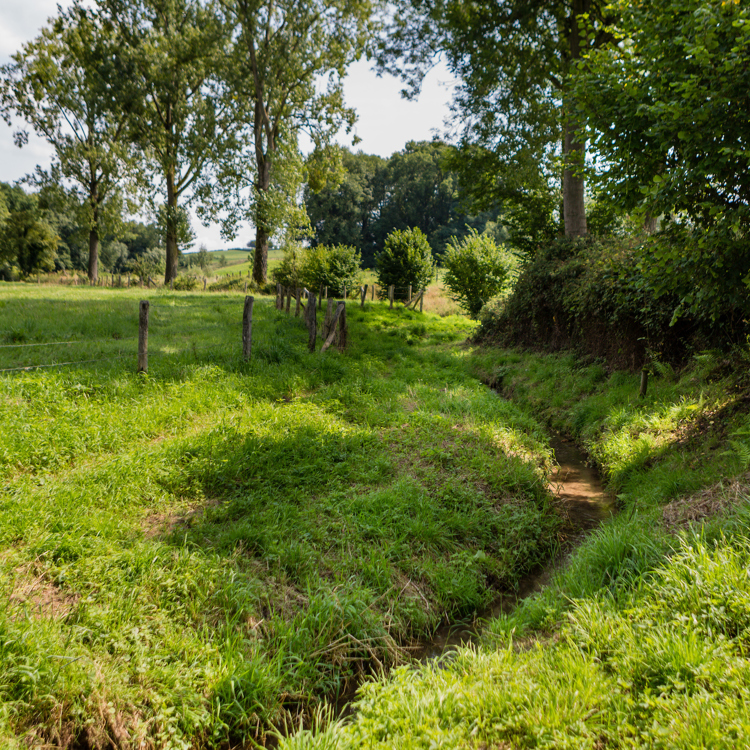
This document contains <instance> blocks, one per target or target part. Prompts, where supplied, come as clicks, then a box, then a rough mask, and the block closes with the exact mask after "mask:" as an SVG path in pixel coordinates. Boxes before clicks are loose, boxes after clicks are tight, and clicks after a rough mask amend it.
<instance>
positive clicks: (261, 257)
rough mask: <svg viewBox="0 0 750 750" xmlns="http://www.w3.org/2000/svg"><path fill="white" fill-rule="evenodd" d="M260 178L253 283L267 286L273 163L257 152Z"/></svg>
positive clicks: (257, 188) (257, 194) (257, 186)
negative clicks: (268, 205)
mask: <svg viewBox="0 0 750 750" xmlns="http://www.w3.org/2000/svg"><path fill="white" fill-rule="evenodd" d="M256 162H257V166H258V178H257V180H256V182H255V190H256V195H255V200H256V208H255V257H254V258H253V281H255V283H256V284H265V283H266V281H267V279H268V237H269V234H270V232H269V222H268V216H267V211H266V205H265V204H266V197H267V193H268V190H269V189H270V187H271V161H270V159H268V158H266V157H265V156H264V155H262V154H261V153H259V151H258V150H256Z"/></svg>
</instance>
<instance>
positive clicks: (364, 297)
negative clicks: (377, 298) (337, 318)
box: [359, 284, 367, 310]
mask: <svg viewBox="0 0 750 750" xmlns="http://www.w3.org/2000/svg"><path fill="white" fill-rule="evenodd" d="M361 291H362V299H361V301H360V303H359V306H360V307H361V308H362V309H363V310H364V307H365V299H367V284H365V285H364V286H363V287H362V290H361Z"/></svg>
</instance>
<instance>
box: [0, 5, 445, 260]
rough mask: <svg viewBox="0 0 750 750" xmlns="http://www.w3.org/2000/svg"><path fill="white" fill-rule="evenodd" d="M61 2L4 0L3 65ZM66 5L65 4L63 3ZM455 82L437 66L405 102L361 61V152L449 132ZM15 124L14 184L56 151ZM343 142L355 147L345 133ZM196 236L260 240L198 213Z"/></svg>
mask: <svg viewBox="0 0 750 750" xmlns="http://www.w3.org/2000/svg"><path fill="white" fill-rule="evenodd" d="M57 2H58V0H1V2H0V64H3V63H6V62H9V60H10V55H12V54H13V53H14V52H16V51H17V50H19V49H20V48H21V46H22V45H23V43H24V42H26V41H30V40H31V39H33V38H34V37H35V36H36V35H37V33H38V31H39V29H40V28H41V27H42V26H43V25H44V24H45V22H46V20H47V19H48V18H49V17H51V16H53V15H56V13H57ZM61 4H63V5H65V2H64V0H63V2H62V3H61ZM453 85H454V82H453V79H452V77H451V75H450V73H449V72H448V70H447V69H446V68H445V67H444V66H438V67H436V68H435V69H434V70H433V71H431V73H430V74H429V75H428V76H427V78H426V80H425V82H424V86H423V88H422V92H421V94H420V96H419V99H418V100H417V101H406V100H404V99H402V98H401V96H400V90H401V84H400V82H399V81H398V80H397V79H396V78H393V77H391V76H385V77H383V78H378V77H377V76H376V75H375V73H373V72H372V70H371V69H370V63H369V62H367V61H360V62H358V63H355V64H354V65H352V66H351V68H350V71H349V75H348V77H347V79H346V82H345V96H346V103H347V104H348V105H349V106H351V107H354V108H355V109H356V110H357V113H358V115H359V120H358V122H357V125H356V127H355V132H356V134H357V135H358V136H359V138H361V142H360V143H358V144H357V146H356V147H355V150H362V151H364V152H365V153H369V154H378V155H379V156H390V155H391V154H392V153H393V152H394V151H399V150H400V149H402V148H403V147H404V146H405V145H406V143H407V142H408V141H419V140H430V139H431V138H433V136H435V135H439V134H440V133H441V132H442V130H443V124H444V120H445V118H446V116H447V114H448V104H449V102H450V100H451V90H452V86H453ZM22 125H23V123H22V122H21V121H20V120H17V119H16V120H14V123H13V128H10V127H8V126H7V125H5V123H3V122H1V121H0V181H2V182H13V181H15V180H18V179H20V178H22V177H23V176H24V175H26V174H28V173H30V172H33V170H34V168H35V167H36V165H37V164H39V165H41V166H42V167H46V166H48V165H49V163H50V158H51V155H52V148H51V147H50V146H49V145H48V144H47V143H46V141H44V140H41V139H39V138H36V137H35V136H34V135H33V134H32V133H30V134H29V142H28V144H27V145H26V146H24V147H23V148H20V149H19V148H18V147H17V146H16V145H15V144H14V143H13V132H14V131H15V130H17V129H18V128H19V127H21V126H22ZM340 142H341V143H342V144H343V145H348V146H351V142H350V141H347V137H346V136H344V135H343V134H342V136H341V138H340ZM193 229H194V230H195V233H196V242H195V245H194V248H197V247H198V246H199V245H201V244H205V245H206V247H208V249H209V250H214V249H219V248H222V247H231V246H236V247H241V246H244V245H245V244H246V243H247V241H248V240H250V239H253V238H254V232H253V229H252V227H250V226H249V225H243V226H242V227H241V228H240V231H239V234H238V236H237V238H236V239H235V240H233V241H225V240H223V239H222V238H221V236H220V234H219V228H218V226H217V225H211V226H209V227H204V226H203V225H202V224H201V223H200V221H199V220H198V219H197V218H196V217H195V215H194V214H193Z"/></svg>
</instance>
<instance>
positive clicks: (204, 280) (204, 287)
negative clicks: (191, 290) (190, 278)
mask: <svg viewBox="0 0 750 750" xmlns="http://www.w3.org/2000/svg"><path fill="white" fill-rule="evenodd" d="M207 283H208V279H207V278H206V277H205V276H204V277H203V291H204V292H205V291H206V284H207Z"/></svg>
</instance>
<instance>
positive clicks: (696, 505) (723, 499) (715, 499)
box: [662, 472, 750, 532]
mask: <svg viewBox="0 0 750 750" xmlns="http://www.w3.org/2000/svg"><path fill="white" fill-rule="evenodd" d="M748 498H750V472H748V473H746V474H742V475H741V476H739V477H735V478H734V479H732V480H731V481H730V482H729V483H728V484H727V481H726V480H722V481H721V482H717V483H716V484H714V485H712V486H711V487H707V488H706V489H704V490H701V491H700V492H696V493H694V494H692V495H688V496H687V497H681V498H677V499H676V500H673V501H672V502H671V503H669V505H667V506H665V508H664V510H663V511H662V520H663V522H664V525H665V526H666V527H667V529H669V531H672V532H676V531H679V530H680V529H684V528H687V527H689V526H690V525H692V524H694V523H699V522H701V521H704V520H705V519H707V518H711V517H713V516H716V515H719V514H721V513H724V512H726V511H727V510H729V509H730V508H733V507H735V506H737V505H739V504H740V503H742V502H746V501H747V500H748Z"/></svg>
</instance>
